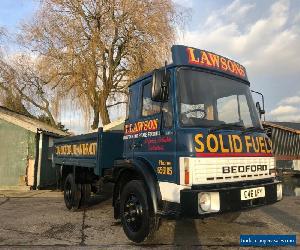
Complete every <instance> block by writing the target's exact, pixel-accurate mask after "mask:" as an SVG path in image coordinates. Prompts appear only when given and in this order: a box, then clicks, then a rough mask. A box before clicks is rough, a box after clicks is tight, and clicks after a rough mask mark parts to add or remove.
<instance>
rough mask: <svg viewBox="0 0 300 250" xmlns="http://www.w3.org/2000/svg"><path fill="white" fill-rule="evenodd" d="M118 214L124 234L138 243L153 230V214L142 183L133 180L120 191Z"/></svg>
mask: <svg viewBox="0 0 300 250" xmlns="http://www.w3.org/2000/svg"><path fill="white" fill-rule="evenodd" d="M120 214H121V221H122V225H123V230H124V232H125V234H126V236H127V237H128V238H129V239H130V240H132V241H134V242H136V243H140V242H142V241H144V240H146V239H147V238H149V237H150V236H151V235H152V234H153V233H154V232H155V215H154V213H153V211H152V209H151V207H150V206H149V202H148V198H147V193H146V189H145V186H144V183H143V182H142V181H139V180H133V181H130V182H129V183H127V184H126V185H125V187H124V189H123V191H122V193H121V203H120Z"/></svg>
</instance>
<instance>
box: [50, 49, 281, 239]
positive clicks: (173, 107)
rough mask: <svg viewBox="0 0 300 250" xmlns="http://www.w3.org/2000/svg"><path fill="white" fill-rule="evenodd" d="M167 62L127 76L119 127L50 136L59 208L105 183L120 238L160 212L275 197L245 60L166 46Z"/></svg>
mask: <svg viewBox="0 0 300 250" xmlns="http://www.w3.org/2000/svg"><path fill="white" fill-rule="evenodd" d="M172 60H173V62H172V64H170V65H165V67H162V68H161V69H156V70H154V71H153V72H151V73H149V74H146V75H144V76H142V77H140V78H139V79H137V80H136V81H134V82H133V83H131V85H129V97H128V105H127V111H126V120H125V122H124V129H123V130H122V131H103V130H102V129H101V128H100V129H99V130H98V132H95V133H91V134H86V135H79V136H71V137H66V138H62V139H58V140H55V142H54V149H55V150H54V155H53V164H54V165H55V166H56V167H58V168H60V173H61V179H62V181H63V183H64V184H63V187H64V200H65V204H66V207H67V208H68V209H70V210H76V209H78V208H80V207H81V206H84V205H85V204H86V203H87V201H88V200H89V197H90V194H91V192H97V191H98V190H99V187H100V186H101V185H102V183H104V182H113V183H114V188H113V197H112V202H113V209H114V217H115V219H120V220H121V222H122V225H123V229H124V232H125V234H126V235H127V237H128V238H129V239H130V240H132V241H134V242H142V241H144V240H146V239H147V238H148V237H150V236H151V235H152V234H153V233H154V232H155V231H156V230H157V229H158V227H159V225H160V219H161V218H168V219H177V218H204V217H207V216H217V215H220V214H223V217H224V218H228V219H230V220H233V219H234V218H236V217H237V216H238V215H239V213H240V211H243V210H247V209H251V208H255V207H258V206H263V205H267V204H272V203H275V202H277V201H279V200H281V199H282V184H281V182H280V181H278V180H277V177H276V171H275V161H274V157H273V155H272V148H271V141H270V139H269V138H268V137H267V135H266V133H265V131H264V130H263V128H262V125H261V122H260V114H262V113H264V110H263V109H262V108H261V106H260V105H259V103H257V105H255V104H254V102H253V99H252V95H251V91H250V83H249V81H248V78H247V74H246V70H245V68H244V67H243V66H242V65H240V64H239V63H237V62H235V61H233V60H230V59H228V58H226V57H223V56H221V55H217V54H215V53H212V52H208V51H205V50H200V49H196V48H191V47H186V46H181V45H175V46H173V47H172Z"/></svg>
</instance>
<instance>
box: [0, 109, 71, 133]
mask: <svg viewBox="0 0 300 250" xmlns="http://www.w3.org/2000/svg"><path fill="white" fill-rule="evenodd" d="M0 119H3V120H5V121H7V122H10V123H12V124H15V125H17V126H20V127H22V128H24V129H27V130H29V131H32V132H34V133H37V132H38V130H41V131H44V132H48V133H52V134H56V135H60V136H67V135H69V134H68V133H66V132H64V131H62V130H60V129H57V128H54V127H52V126H50V125H48V124H46V123H44V122H41V121H39V120H37V119H34V118H31V117H28V116H25V115H21V114H19V113H17V112H14V111H11V110H9V109H7V108H5V107H2V106H0Z"/></svg>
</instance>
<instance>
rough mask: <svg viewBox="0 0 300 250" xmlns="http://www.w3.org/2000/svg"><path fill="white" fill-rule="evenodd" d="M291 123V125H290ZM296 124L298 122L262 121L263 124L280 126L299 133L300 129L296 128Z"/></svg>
mask: <svg viewBox="0 0 300 250" xmlns="http://www.w3.org/2000/svg"><path fill="white" fill-rule="evenodd" d="M291 124H293V126H291ZM297 124H299V123H293V122H270V121H264V122H263V125H265V126H270V127H274V128H280V129H282V130H286V131H290V132H293V133H296V134H300V129H297Z"/></svg>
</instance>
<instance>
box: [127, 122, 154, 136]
mask: <svg viewBox="0 0 300 250" xmlns="http://www.w3.org/2000/svg"><path fill="white" fill-rule="evenodd" d="M158 135H159V131H158V119H152V120H146V121H138V122H135V123H129V124H125V126H124V137H123V138H124V140H127V139H132V138H140V137H143V138H147V137H152V136H158Z"/></svg>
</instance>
